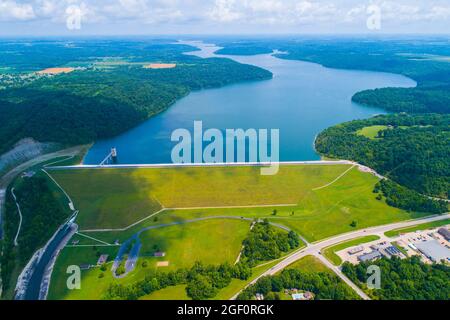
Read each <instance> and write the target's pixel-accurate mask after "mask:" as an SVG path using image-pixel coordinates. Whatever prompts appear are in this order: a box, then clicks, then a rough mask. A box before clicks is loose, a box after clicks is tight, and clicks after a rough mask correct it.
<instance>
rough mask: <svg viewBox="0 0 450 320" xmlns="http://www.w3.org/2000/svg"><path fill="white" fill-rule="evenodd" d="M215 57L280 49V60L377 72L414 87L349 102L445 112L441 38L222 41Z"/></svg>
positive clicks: (446, 50)
mask: <svg viewBox="0 0 450 320" xmlns="http://www.w3.org/2000/svg"><path fill="white" fill-rule="evenodd" d="M217 41H218V43H219V45H220V46H221V47H224V48H223V49H221V50H220V51H218V53H220V54H234V55H251V54H260V53H269V52H272V51H273V50H279V51H282V52H283V54H277V55H276V56H277V57H278V58H281V59H291V60H303V61H309V62H315V63H319V64H322V65H324V66H326V67H330V68H339V69H356V70H370V71H382V72H391V73H397V74H402V75H405V76H407V77H410V78H412V79H414V80H415V81H416V82H417V83H418V86H417V88H407V89H397V88H384V89H379V90H368V91H364V92H361V93H358V94H357V95H355V97H354V101H356V102H359V103H363V104H367V105H371V106H376V107H382V108H384V109H386V110H389V111H395V112H398V111H404V112H421V113H430V112H435V113H448V112H450V107H449V106H450V104H449V101H450V90H449V89H450V63H448V61H447V60H446V59H445V57H448V56H450V46H449V45H448V39H446V38H440V37H436V38H430V37H427V38H421V37H414V39H407V38H403V39H400V38H395V37H392V38H382V39H381V38H376V37H373V38H366V37H361V38H354V37H353V38H346V37H330V38H311V37H309V38H302V37H295V38H292V37H291V38H289V37H285V38H280V39H270V40H269V39H247V40H242V41H224V40H223V39H222V40H221V39H217Z"/></svg>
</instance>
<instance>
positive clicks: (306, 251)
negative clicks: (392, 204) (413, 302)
mask: <svg viewBox="0 0 450 320" xmlns="http://www.w3.org/2000/svg"><path fill="white" fill-rule="evenodd" d="M448 218H450V214H444V215H439V216H431V217H428V218H422V219H416V220H409V221H403V222H397V223H393V224H389V225H384V226H378V227H372V228H367V229H363V230H358V231H354V232H349V233H345V234H340V235H338V236H336V237H332V238H328V239H325V240H322V241H319V242H316V243H313V244H309V245H308V246H307V247H306V248H303V249H301V250H298V251H296V252H294V253H293V254H291V255H289V256H288V257H286V258H285V259H284V260H282V261H281V262H279V263H278V264H277V265H275V266H274V267H272V268H271V269H270V270H268V271H266V272H264V273H263V274H261V275H260V276H258V277H257V278H255V279H254V280H253V281H251V282H250V283H249V285H252V284H255V283H256V282H257V281H258V280H259V279H260V278H262V277H265V276H271V275H275V274H277V273H278V272H280V271H282V270H283V269H284V268H286V267H288V266H289V265H291V264H292V263H294V262H296V261H298V260H300V259H302V258H304V257H306V256H309V255H312V256H316V257H319V258H320V260H321V261H322V262H324V261H325V262H326V261H327V260H326V259H325V258H324V257H323V256H322V254H321V251H322V250H323V249H325V248H328V247H331V246H333V245H336V244H338V243H341V242H345V241H349V240H352V239H356V238H360V237H364V236H369V235H378V236H384V233H385V232H387V231H391V230H395V229H400V228H406V227H410V226H414V225H418V224H422V223H428V222H434V221H440V220H445V219H448ZM326 264H327V266H330V263H326ZM331 266H332V268H331V270H332V271H334V272H335V273H336V274H337V275H338V276H339V277H340V278H341V279H343V280H344V281H345V282H346V283H347V284H349V285H350V286H351V287H352V288H353V289H354V290H355V291H356V293H358V295H359V296H360V297H361V298H362V299H368V297H367V295H366V294H365V293H364V292H362V291H361V290H360V289H359V288H358V287H356V285H355V284H353V283H352V282H351V281H350V280H349V279H346V277H345V275H343V274H342V272H341V271H340V270H339V268H336V267H335V266H333V265H331ZM239 293H240V292H239ZM239 293H237V294H236V295H235V296H234V297H233V298H231V299H232V300H235V299H236V298H237V296H238V295H239Z"/></svg>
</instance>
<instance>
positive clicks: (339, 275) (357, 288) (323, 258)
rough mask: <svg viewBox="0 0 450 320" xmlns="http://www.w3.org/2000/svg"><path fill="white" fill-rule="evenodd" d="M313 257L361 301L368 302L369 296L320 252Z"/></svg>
mask: <svg viewBox="0 0 450 320" xmlns="http://www.w3.org/2000/svg"><path fill="white" fill-rule="evenodd" d="M314 256H315V257H316V258H318V259H319V260H320V261H322V263H323V264H324V265H325V266H327V267H328V268H329V269H330V270H331V271H333V272H334V273H335V274H336V275H337V276H338V277H339V278H341V279H342V281H344V282H345V283H346V284H347V285H348V286H349V287H350V288H352V289H353V290H354V291H355V292H356V293H357V294H358V295H359V296H360V297H361V298H362V299H363V300H370V298H369V296H368V295H367V294H365V293H364V291H362V290H361V289H360V288H359V287H358V286H357V285H356V284H354V283H353V281H351V280H350V279H349V278H347V276H346V275H345V274H344V273H343V272H342V271H341V269H340V268H339V267H336V266H335V265H333V264H332V263H331V262H330V261H328V259H326V258H325V257H324V256H323V255H322V254H321V253H320V252H315V253H314Z"/></svg>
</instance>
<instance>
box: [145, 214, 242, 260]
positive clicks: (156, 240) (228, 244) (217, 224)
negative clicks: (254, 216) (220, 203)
mask: <svg viewBox="0 0 450 320" xmlns="http://www.w3.org/2000/svg"><path fill="white" fill-rule="evenodd" d="M249 230H250V222H248V221H240V220H211V221H201V222H195V223H192V224H188V225H182V226H172V227H167V228H163V229H156V230H150V231H146V232H145V233H143V234H142V235H141V237H140V238H141V240H142V248H141V255H144V256H149V255H151V254H152V253H153V252H154V249H153V246H154V245H157V246H158V248H159V249H160V250H162V251H164V252H166V253H167V255H166V256H165V257H164V258H158V259H150V261H151V262H154V263H156V261H157V260H159V261H169V262H170V269H179V268H185V267H186V268H188V267H191V266H192V264H193V263H194V262H195V261H201V262H203V263H205V264H218V263H220V262H230V263H234V262H235V261H236V258H237V256H238V254H239V251H240V249H241V246H242V241H244V238H245V237H246V236H247V233H248V231H249Z"/></svg>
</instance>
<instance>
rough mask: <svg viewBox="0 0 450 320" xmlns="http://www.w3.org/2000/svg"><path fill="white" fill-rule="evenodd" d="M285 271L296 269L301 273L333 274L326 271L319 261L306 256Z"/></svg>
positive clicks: (328, 270)
mask: <svg viewBox="0 0 450 320" xmlns="http://www.w3.org/2000/svg"><path fill="white" fill-rule="evenodd" d="M286 269H298V270H300V271H303V272H328V273H333V271H331V270H330V269H328V268H327V267H326V266H325V265H324V264H323V263H322V262H321V261H320V260H319V259H317V258H316V257H314V256H306V257H304V258H302V259H300V260H298V261H296V262H294V263H293V264H291V265H289V266H288V267H287V268H286Z"/></svg>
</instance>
